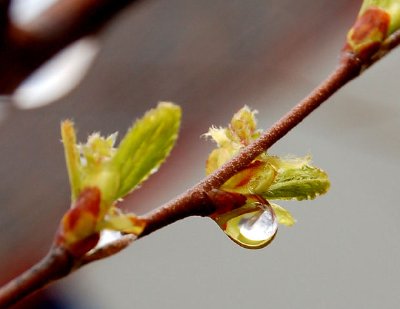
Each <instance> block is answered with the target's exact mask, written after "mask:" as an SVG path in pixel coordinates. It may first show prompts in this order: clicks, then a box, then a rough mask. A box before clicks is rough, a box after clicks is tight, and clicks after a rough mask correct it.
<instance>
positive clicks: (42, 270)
mask: <svg viewBox="0 0 400 309" xmlns="http://www.w3.org/2000/svg"><path fill="white" fill-rule="evenodd" d="M72 265H73V258H72V256H71V255H70V254H69V253H68V252H67V251H66V250H64V249H62V248H60V247H53V248H51V249H50V252H49V253H48V254H47V255H46V256H45V257H44V258H43V259H42V260H41V261H40V262H39V263H37V264H36V265H34V266H33V267H32V268H30V269H28V270H27V271H25V272H24V273H23V274H22V275H20V276H19V277H17V278H15V279H14V280H12V281H10V282H9V283H8V284H6V285H5V286H3V287H1V288H0V308H7V307H8V306H11V305H12V304H14V303H16V302H17V301H19V300H21V299H22V298H24V297H25V296H27V295H29V294H31V293H33V292H35V291H37V290H39V289H41V288H42V287H44V286H46V285H47V284H49V283H50V282H52V281H54V280H57V279H60V278H63V277H65V276H66V275H68V274H69V273H70V271H71V269H72Z"/></svg>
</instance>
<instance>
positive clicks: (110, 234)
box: [96, 230, 121, 248]
mask: <svg viewBox="0 0 400 309" xmlns="http://www.w3.org/2000/svg"><path fill="white" fill-rule="evenodd" d="M120 238H121V232H117V231H111V230H103V231H101V233H100V239H99V242H98V243H97V245H96V248H101V247H103V246H105V245H107V244H109V243H111V242H113V241H115V240H118V239H120Z"/></svg>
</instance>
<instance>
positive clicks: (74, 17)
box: [0, 0, 139, 94]
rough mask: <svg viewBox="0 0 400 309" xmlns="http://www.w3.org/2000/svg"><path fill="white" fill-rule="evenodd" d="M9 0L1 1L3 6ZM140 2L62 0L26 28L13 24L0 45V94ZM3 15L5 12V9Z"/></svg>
mask: <svg viewBox="0 0 400 309" xmlns="http://www.w3.org/2000/svg"><path fill="white" fill-rule="evenodd" d="M8 2H9V1H7V0H0V9H1V8H2V7H1V6H2V4H3V3H5V4H7V3H8ZM136 2H139V0H60V1H58V2H56V3H55V4H54V5H53V6H52V7H50V8H49V9H48V10H47V11H46V12H44V13H43V14H42V15H41V16H39V17H38V18H37V19H36V20H35V21H33V22H32V23H30V24H29V25H26V26H24V27H23V28H21V27H18V26H16V25H10V27H9V30H8V32H7V35H6V38H4V39H2V40H1V41H2V42H0V44H1V45H0V47H1V48H0V74H1V76H7V77H8V78H2V79H0V94H9V93H12V92H13V91H14V90H15V89H16V87H18V85H19V84H20V83H21V82H22V81H23V80H24V79H26V78H27V77H28V76H29V75H30V74H31V73H33V72H34V71H35V70H36V69H37V68H38V67H40V66H41V65H42V64H43V63H44V62H46V61H47V60H49V59H50V58H51V57H52V56H54V55H55V54H56V53H57V52H59V51H60V50H62V49H63V48H65V47H66V46H68V45H69V44H71V43H72V42H74V41H76V40H78V39H80V38H82V37H85V36H87V35H91V34H95V33H97V32H98V31H99V30H101V29H102V28H103V26H104V25H106V24H107V23H108V22H109V21H110V20H111V19H112V18H113V17H114V16H115V15H117V13H119V12H120V11H121V10H122V9H124V8H126V7H127V6H128V5H129V4H132V3H136ZM3 12H4V10H3Z"/></svg>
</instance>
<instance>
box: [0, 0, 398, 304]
mask: <svg viewBox="0 0 400 309" xmlns="http://www.w3.org/2000/svg"><path fill="white" fill-rule="evenodd" d="M102 2H107V1H105V0H104V1H102ZM122 2H124V1H122ZM125 2H127V1H125ZM399 43H400V32H396V33H395V34H393V35H392V36H391V37H390V38H389V39H388V40H387V42H385V44H383V46H382V49H381V51H380V52H378V53H377V55H376V56H375V57H374V58H373V59H372V60H371V61H369V62H368V63H361V62H360V61H359V59H357V58H356V57H355V56H354V55H353V54H349V53H344V54H343V55H342V58H341V62H340V65H339V66H338V67H337V68H336V69H335V71H334V72H333V73H332V74H331V75H330V76H329V77H328V78H327V79H326V80H325V81H324V82H323V83H322V84H321V85H320V86H318V87H317V88H316V89H315V90H314V91H312V92H311V93H310V94H309V95H308V96H307V97H306V98H305V99H303V100H302V101H301V102H300V103H299V104H297V105H296V106H295V107H294V108H293V109H292V110H291V111H289V112H288V113H287V114H286V115H285V116H284V117H282V118H281V119H280V120H279V121H277V122H276V123H275V124H274V125H273V126H272V127H271V128H270V129H269V130H268V131H266V132H265V133H264V134H263V135H262V136H261V137H260V138H259V139H257V140H256V141H255V142H253V143H252V144H250V145H249V146H247V147H246V148H244V149H243V150H242V151H241V152H240V153H239V154H238V155H236V156H235V157H234V158H233V159H232V160H230V161H229V162H228V163H226V164H225V165H223V166H222V167H221V168H220V169H219V170H217V171H216V172H215V173H213V174H212V175H210V176H208V177H207V178H205V179H204V180H203V181H201V182H200V183H199V184H197V185H196V186H194V187H193V188H191V189H189V190H188V191H187V192H185V193H184V194H182V195H181V196H179V197H178V198H176V199H174V200H172V201H170V202H168V203H167V204H165V205H163V206H162V207H160V208H158V209H156V210H155V211H153V212H150V213H149V214H147V215H144V216H142V217H141V219H143V220H145V221H146V223H147V225H146V228H145V230H144V232H143V233H142V234H141V235H140V236H139V237H143V236H145V235H148V234H150V233H152V232H154V231H156V230H158V229H160V228H162V227H164V226H166V225H168V224H171V223H173V222H175V221H177V220H179V219H182V218H185V217H188V216H194V215H200V216H206V215H209V214H210V213H211V212H212V211H213V210H214V209H213V206H212V205H210V203H209V200H208V197H207V192H208V191H210V190H212V189H213V188H219V187H220V186H221V185H222V184H223V183H224V182H225V181H227V180H228V179H229V178H230V177H232V176H233V175H235V174H236V173H237V172H238V171H240V170H241V169H243V168H244V167H246V166H247V165H248V164H249V163H250V162H251V161H252V160H254V159H255V158H256V157H257V156H258V155H260V154H261V153H262V152H264V151H266V150H267V149H269V148H270V147H271V146H272V145H273V144H274V143H275V142H277V141H278V140H279V139H280V138H282V137H283V136H284V135H285V134H287V133H288V132H289V131H290V130H291V129H292V128H294V127H295V126H296V125H298V124H299V123H300V122H301V121H302V120H303V119H304V118H305V117H307V116H308V115H309V114H310V113H311V112H312V111H314V110H315V109H316V108H317V107H318V106H320V105H321V104H322V103H323V102H325V101H326V100H327V99H328V98H329V97H330V96H331V95H332V94H334V93H335V92H336V91H337V90H339V89H340V88H341V87H343V86H344V85H345V84H347V82H349V81H350V80H351V79H353V78H354V77H356V76H357V75H359V74H360V73H361V71H362V69H365V68H367V67H369V66H370V65H371V64H372V63H374V62H376V61H378V60H379V59H381V58H382V57H383V56H384V55H386V54H387V53H388V52H389V51H390V50H392V49H393V48H394V47H396V46H397V45H398V44H399ZM134 239H135V237H132V236H123V237H122V238H121V239H119V240H117V241H115V242H112V243H110V244H108V245H106V246H104V247H102V248H99V249H97V250H94V251H93V252H92V253H89V254H87V255H86V256H84V257H81V258H73V257H72V256H71V255H70V254H69V253H68V252H67V251H66V250H64V249H62V248H59V247H54V248H53V249H52V250H51V251H50V253H49V255H48V256H46V257H45V258H44V259H43V260H42V261H41V262H39V263H38V264H37V265H36V266H34V267H33V268H31V269H30V270H28V271H26V272H25V273H24V274H22V275H21V276H20V277H18V278H16V279H14V280H12V281H11V282H10V283H8V284H7V285H5V286H4V287H2V288H0V307H5V306H7V305H10V304H12V303H14V302H16V301H18V300H19V299H22V298H23V297H24V296H26V295H28V294H29V293H31V292H33V291H35V290H37V289H39V288H41V287H43V286H45V285H46V284H48V283H50V282H51V281H53V280H56V279H59V278H62V277H64V276H66V275H67V274H69V273H70V272H71V271H72V270H76V269H78V268H80V267H81V266H83V265H86V264H88V263H91V262H93V261H96V260H99V259H103V258H105V257H108V256H110V255H113V254H115V253H117V252H119V251H120V250H122V249H124V248H126V247H127V246H128V245H129V244H130V243H131V242H132V241H133V240H134Z"/></svg>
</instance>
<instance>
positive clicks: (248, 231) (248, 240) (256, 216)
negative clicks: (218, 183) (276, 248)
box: [209, 190, 278, 249]
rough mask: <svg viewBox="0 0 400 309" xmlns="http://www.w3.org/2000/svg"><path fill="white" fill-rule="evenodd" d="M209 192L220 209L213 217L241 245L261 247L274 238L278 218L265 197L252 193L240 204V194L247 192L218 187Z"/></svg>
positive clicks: (250, 247) (253, 247) (252, 247)
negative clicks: (229, 190)
mask: <svg viewBox="0 0 400 309" xmlns="http://www.w3.org/2000/svg"><path fill="white" fill-rule="evenodd" d="M209 196H210V198H211V199H212V201H213V202H214V204H215V205H216V207H217V211H216V213H214V214H213V215H211V216H210V217H211V218H212V219H213V220H214V221H215V222H216V223H217V224H218V226H219V227H220V228H221V229H222V230H223V231H224V233H225V234H226V235H228V236H229V238H231V239H232V240H233V241H234V242H236V243H237V244H239V245H240V246H242V247H245V248H248V249H259V248H263V247H265V246H266V245H268V244H269V243H270V242H271V241H272V240H273V239H274V237H275V235H276V232H277V231H278V220H277V218H276V216H275V212H274V210H273V209H272V207H271V205H270V204H269V203H268V202H267V201H266V200H264V199H263V198H262V197H260V196H257V195H251V196H248V197H247V199H246V201H245V203H242V205H240V204H239V196H241V197H243V195H240V194H237V193H230V192H225V191H221V190H218V191H213V192H212V194H211V195H210V194H209ZM235 202H237V203H235ZM221 210H222V213H221Z"/></svg>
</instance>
